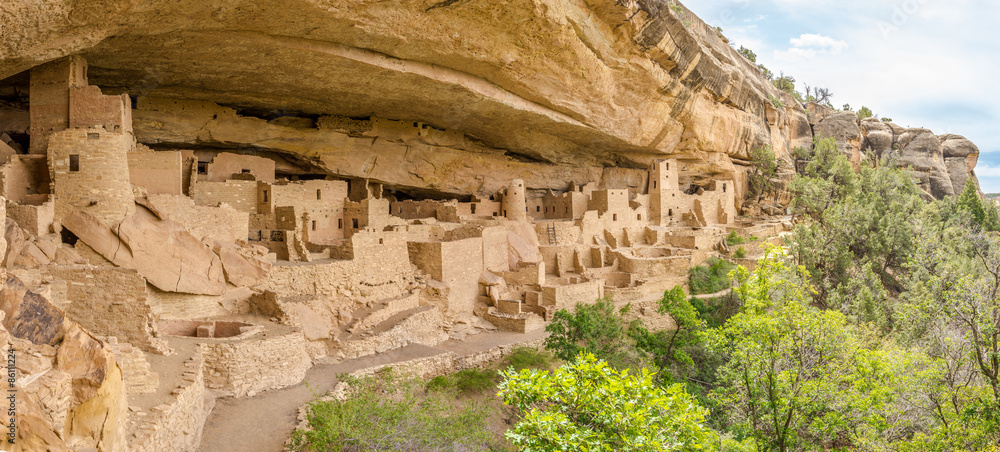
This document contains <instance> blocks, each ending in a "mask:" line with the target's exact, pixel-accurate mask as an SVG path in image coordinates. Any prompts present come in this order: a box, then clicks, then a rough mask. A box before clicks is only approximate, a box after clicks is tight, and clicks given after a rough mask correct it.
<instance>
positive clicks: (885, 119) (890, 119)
mask: <svg viewBox="0 0 1000 452" xmlns="http://www.w3.org/2000/svg"><path fill="white" fill-rule="evenodd" d="M882 122H892V118H890V117H888V116H887V117H884V118H882Z"/></svg>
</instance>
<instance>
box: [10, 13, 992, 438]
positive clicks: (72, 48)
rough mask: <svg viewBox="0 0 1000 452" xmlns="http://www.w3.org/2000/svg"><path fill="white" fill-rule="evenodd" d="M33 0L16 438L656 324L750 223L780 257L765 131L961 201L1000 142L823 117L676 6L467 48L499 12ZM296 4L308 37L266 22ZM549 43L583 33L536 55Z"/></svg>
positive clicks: (15, 279)
mask: <svg viewBox="0 0 1000 452" xmlns="http://www.w3.org/2000/svg"><path fill="white" fill-rule="evenodd" d="M29 3H30V2H26V1H20V0H16V1H15V2H14V3H13V5H12V6H11V7H10V8H13V9H12V11H17V12H19V13H21V16H19V17H23V18H25V19H23V20H22V21H21V22H18V24H21V25H23V23H22V22H23V21H28V19H31V18H33V19H32V20H35V22H37V24H41V25H37V26H33V27H34V28H32V27H28V26H25V27H24V30H26V31H23V33H21V34H20V35H18V39H17V40H12V41H11V42H12V43H16V44H17V45H14V44H10V45H8V44H6V43H5V44H0V80H3V82H2V83H0V98H2V99H3V101H2V103H0V138H2V140H0V159H2V160H0V163H2V166H0V196H3V202H0V210H2V209H4V208H5V214H4V216H3V218H4V219H5V223H0V224H5V225H6V226H5V232H4V237H3V240H2V241H0V242H2V243H5V245H6V246H5V247H3V252H2V253H0V254H2V258H3V269H4V270H3V271H4V272H5V274H6V277H5V280H6V283H5V285H4V286H3V288H2V290H0V310H2V311H3V314H2V326H3V329H2V330H0V342H5V343H6V344H7V345H8V349H9V348H10V347H13V348H14V349H15V350H17V353H18V355H17V363H16V366H15V370H11V372H13V373H14V374H15V375H16V381H17V389H18V391H19V393H18V394H19V396H18V399H17V411H18V417H17V420H16V432H17V435H18V436H17V438H16V444H17V447H20V448H21V449H20V450H67V451H68V450H78V451H79V450H100V451H124V450H131V451H193V450H197V449H198V448H199V444H201V443H202V431H203V427H204V425H205V421H206V419H207V417H208V416H209V413H210V412H211V411H212V405H213V404H214V403H215V400H216V399H219V398H227V397H228V398H246V397H253V396H255V395H258V394H261V393H263V392H266V391H269V390H275V389H278V388H285V387H290V386H294V385H298V384H300V383H301V382H302V381H303V378H304V377H305V375H306V372H307V371H308V370H309V369H310V368H311V367H313V366H315V365H318V364H329V363H338V362H344V361H347V360H352V359H356V358H361V357H368V356H372V355H377V354H380V353H386V352H390V351H393V350H398V349H401V348H403V347H407V346H411V345H413V344H420V345H423V346H428V347H438V346H442V344H446V343H455V342H456V341H463V340H466V339H469V338H474V337H487V338H488V337H489V336H488V335H490V334H501V333H505V334H508V335H523V337H524V338H526V339H525V340H528V339H531V340H534V339H537V338H538V337H539V333H540V331H541V330H542V329H543V328H544V326H545V325H546V322H548V321H550V320H551V318H552V316H553V314H554V313H555V312H556V311H558V310H560V309H564V308H567V309H571V308H573V307H574V306H575V305H576V304H577V303H580V302H592V301H594V300H596V299H598V298H601V297H611V298H612V299H613V300H614V301H615V302H618V303H633V305H634V306H636V308H637V310H638V311H639V312H646V311H645V310H644V306H645V305H646V304H649V303H651V302H653V301H655V300H657V299H659V297H660V296H661V295H662V294H663V292H664V291H665V290H667V289H669V288H672V287H673V286H675V285H678V284H681V285H684V284H685V283H686V278H687V272H688V269H690V268H691V267H692V266H695V265H699V264H701V263H703V262H705V261H706V260H707V259H708V258H709V257H711V256H715V255H718V254H719V253H720V248H723V251H724V247H725V245H724V243H725V242H724V237H726V236H727V235H728V234H730V233H732V232H735V233H737V234H739V235H742V236H746V237H749V236H756V237H759V238H761V239H762V240H771V241H774V242H778V243H780V240H781V238H780V237H779V235H780V234H781V233H782V232H784V231H785V230H786V228H787V226H788V224H787V219H785V218H783V215H784V214H785V205H784V204H783V203H784V202H786V201H787V199H786V198H787V196H786V194H785V193H783V191H782V190H779V191H778V193H777V194H776V195H775V196H773V197H772V198H769V199H767V200H766V202H765V203H764V204H761V205H745V203H744V198H745V195H746V192H747V176H746V174H747V171H748V170H749V167H750V165H751V162H750V160H749V159H750V157H749V153H750V151H751V150H752V149H755V148H759V147H761V146H772V147H773V149H774V150H775V152H776V154H777V156H778V159H779V161H780V170H781V173H780V175H779V177H778V179H780V180H777V181H776V183H777V184H778V185H779V186H781V184H783V183H784V182H787V180H788V179H789V178H790V176H791V174H792V173H794V167H795V161H794V158H793V156H792V150H793V149H794V148H795V147H809V146H810V143H811V142H812V140H813V137H814V136H825V137H833V138H836V139H837V140H838V143H840V144H841V146H842V149H843V150H844V152H845V153H847V154H848V155H851V156H852V157H853V158H854V161H855V162H856V163H860V162H861V161H862V160H863V159H864V158H865V155H867V154H868V153H875V154H876V155H877V156H882V155H886V156H890V157H892V158H896V159H899V160H900V161H902V162H904V163H906V164H909V165H911V166H912V167H913V170H914V172H915V174H916V175H917V176H918V177H919V178H920V180H921V182H922V186H923V187H924V188H925V190H926V191H927V193H928V196H937V197H941V196H945V195H950V194H954V193H956V192H958V191H960V190H961V186H962V185H963V184H964V182H965V180H966V179H967V178H968V177H974V174H972V168H974V167H975V163H976V158H977V156H978V152H979V151H978V149H976V148H975V146H974V145H973V144H972V143H970V142H968V140H965V139H964V138H962V137H958V136H954V135H946V136H942V137H935V136H934V135H933V134H931V133H930V132H928V131H926V130H923V129H902V128H900V127H898V126H895V125H893V124H886V123H880V122H877V121H875V122H872V121H859V120H858V119H857V117H856V116H853V118H852V117H850V116H851V115H850V114H848V115H845V114H843V113H842V112H833V111H827V110H824V109H823V107H820V106H816V105H810V106H805V107H804V106H802V105H799V104H797V103H795V102H794V100H791V99H790V98H787V94H782V93H780V92H778V91H776V90H775V89H774V88H773V86H771V85H770V83H768V82H767V81H766V80H765V79H763V78H762V76H761V75H760V74H759V73H758V71H756V70H755V69H753V66H752V65H750V64H749V63H747V62H746V61H744V60H743V59H742V57H740V56H739V55H737V54H736V53H735V51H733V50H732V49H731V48H729V47H728V46H727V45H726V44H725V42H724V41H723V40H722V39H723V38H721V37H720V36H718V34H717V33H716V32H715V31H714V29H711V28H710V27H708V26H707V25H706V24H704V23H703V22H701V21H700V20H697V18H694V19H695V21H694V22H691V20H690V19H686V20H685V21H681V20H680V19H679V18H678V17H677V13H676V12H671V10H670V9H669V8H660V7H657V6H656V5H657V4H658V3H657V2H649V1H639V2H611V1H597V2H587V3H588V4H590V3H592V5H589V6H580V5H570V4H563V3H562V2H555V3H556V4H558V6H559V8H556V9H554V10H552V11H551V14H552V15H553V16H551V17H550V16H546V15H544V14H542V13H539V12H538V11H534V12H526V13H525V14H527V15H528V16H531V17H535V15H536V14H540V15H542V16H544V17H542V16H539V17H535V19H537V21H534V22H533V20H526V19H524V20H522V19H517V20H516V21H513V22H510V23H507V22H504V21H507V20H508V19H503V20H500V19H498V21H499V22H497V23H491V24H490V25H489V27H490V30H488V32H487V33H486V35H490V34H491V33H492V35H495V36H503V37H507V38H510V39H511V41H510V42H493V41H490V40H484V39H481V38H479V37H471V38H469V39H470V40H471V41H470V42H472V44H469V48H468V49H467V48H459V47H455V46H454V45H453V44H454V38H452V36H458V34H457V33H458V32H456V31H455V30H452V29H450V28H449V27H452V26H460V25H463V24H464V26H466V27H469V26H471V25H470V24H476V23H477V21H478V19H476V18H477V17H480V16H479V15H477V14H484V13H482V12H481V11H480V12H476V11H472V12H463V13H460V12H456V10H454V9H450V8H447V7H446V6H447V5H445V6H442V7H440V8H432V9H427V5H422V4H421V5H417V4H415V3H414V4H411V3H412V2H402V3H401V4H400V5H397V6H396V7H397V8H399V9H400V12H399V14H397V15H396V16H392V17H403V16H405V17H409V18H410V19H411V20H401V21H400V22H398V23H397V22H394V21H393V20H392V19H389V18H388V17H390V16H388V15H383V14H381V12H380V11H378V10H377V9H365V8H361V7H360V6H358V7H357V8H356V9H352V10H350V11H348V10H347V9H341V8H340V7H339V6H331V7H330V8H329V9H324V10H322V11H321V12H317V11H318V10H317V11H313V8H318V7H316V6H315V5H311V6H308V7H306V6H303V5H298V3H300V2H291V3H295V4H296V5H297V6H295V7H290V6H288V4H285V3H282V4H280V5H270V3H268V2H263V3H268V6H264V7H261V8H258V9H253V8H249V9H247V10H245V11H244V10H239V11H237V10H236V9H231V8H228V7H223V8H220V9H218V10H213V11H209V10H205V8H208V6H205V4H202V3H197V2H195V3H197V4H195V3H192V2H178V4H177V5H173V4H171V5H166V4H164V5H160V6H158V7H150V6H149V5H139V4H140V3H142V2H136V1H131V2H130V1H126V0H111V1H108V2H100V3H101V4H102V6H101V8H102V9H101V11H105V10H107V11H112V10H113V11H131V12H130V13H129V14H127V17H124V16H123V17H117V16H115V17H113V18H107V20H104V19H100V20H98V19H94V17H98V16H101V17H104V16H103V14H96V13H95V12H94V11H91V10H90V9H88V8H89V7H88V8H83V7H81V8H83V10H79V11H78V10H75V9H73V7H71V6H67V5H63V6H65V8H67V11H69V12H67V13H66V14H69V15H70V16H72V17H74V18H76V19H77V20H76V22H74V24H75V26H74V27H72V28H65V27H62V28H60V27H61V26H56V25H53V24H56V23H61V22H59V21H60V20H63V19H58V18H56V19H53V18H52V17H50V15H51V14H55V13H54V12H49V11H41V10H37V9H34V8H33V7H32V6H31V5H30V4H29ZM105 3H106V5H105ZM126 3H127V5H126ZM208 3H212V2H208ZM222 3H227V2H222ZM263 3H262V4H263ZM348 3H352V2H348ZM418 3H419V2H418ZM444 3H449V2H444ZM206 4H207V3H206ZM230 6H231V5H230ZM133 7H135V9H134V10H133V9H131V8H133ZM467 7H468V8H472V9H478V8H484V7H487V6H483V5H476V4H474V3H470V4H469V5H467ZM95 8H96V6H95ZM157 8H164V10H163V11H160V10H157ZM296 8H299V9H296ZM366 8H367V7H366ZM371 8H376V7H371ZM2 9H3V8H0V10H2ZM237 9H239V8H237ZM303 9H305V10H308V11H305V12H303ZM348 9H350V8H348ZM293 10H294V11H293ZM158 11H159V12H158ZM289 11H292V12H289ZM296 11H297V12H296ZM310 11H311V12H310ZM161 13H162V14H161ZM285 14H294V15H295V20H294V21H293V20H292V18H290V17H285V16H284V15H285ZM427 14H440V15H441V17H439V18H438V19H435V20H434V21H431V22H427V21H426V20H425V19H423V18H424V17H426V15H427ZM688 14H690V13H688ZM92 16H93V17H92ZM168 17H169V18H171V19H170V20H166V19H163V18H168ZM482 17H486V16H482ZM553 17H561V18H562V19H566V18H567V17H568V18H570V19H569V20H570V21H571V22H573V24H572V25H569V24H567V23H565V22H566V21H565V20H562V19H559V20H555V19H553ZM689 17H693V15H690V16H689ZM185 18H186V19H185ZM192 18H213V19H211V20H212V21H217V22H218V23H221V24H230V25H233V27H232V28H231V29H227V30H222V29H219V28H218V27H216V25H217V24H216V22H212V23H211V24H208V23H202V22H198V21H194V19H192ZM50 19H51V20H50ZM188 19H191V20H192V21H191V22H187V21H186V20H188ZM19 20H21V19H19ZM199 20H201V19H199ZM205 20H208V19H205ZM278 20H287V21H288V22H289V23H292V22H295V23H297V24H298V25H296V26H295V27H290V29H289V30H286V31H287V34H286V35H281V36H279V35H277V34H274V33H263V32H261V31H260V30H262V29H269V28H268V27H267V26H266V25H267V24H269V23H273V22H274V21H278ZM324 21H325V22H324ZM355 21H357V22H363V23H368V24H375V25H377V26H374V27H373V28H371V29H366V28H365V27H353V26H348V25H345V24H347V23H353V22H355ZM67 23H68V22H67ZM196 23H197V24H200V25H194V24H196ZM309 23H313V24H314V25H315V27H314V29H319V30H320V31H319V32H317V34H316V35H309V33H311V32H308V31H306V29H307V28H309V26H308V24H309ZM417 23H420V24H424V25H425V26H423V27H415V26H414V24H417ZM532 23H533V25H529V24H532ZM235 24H239V25H238V26H237V25H235ZM262 24H263V25H262ZM330 24H333V25H330ZM449 24H452V25H449ZM456 24H457V25H456ZM300 25H301V27H303V28H302V29H299V28H297V27H299V26H300ZM341 25H343V26H341ZM67 27H68V25H67ZM200 27H204V29H202V28H200ZM237 27H244V28H241V29H238V28H237ZM324 27H327V28H324ZM525 27H538V29H527V28H525ZM222 28H226V27H222ZM335 28H336V29H338V30H340V29H345V30H346V29H353V30H358V31H357V33H362V34H364V33H372V36H374V37H376V38H377V39H374V38H373V39H369V40H367V41H366V39H347V38H345V37H343V36H340V37H338V36H332V35H329V33H333V34H336V33H340V31H337V32H336V33H335V32H333V31H330V30H334V29H335ZM493 28H496V29H495V30H494V29H493ZM233 30H239V31H233ZM322 30H327V31H322ZM373 30H374V31H373ZM467 31H468V30H466V32H467ZM327 32H329V33H327ZM77 33H78V34H79V35H76V34H77ZM324 33H326V34H324ZM412 33H418V34H420V33H422V34H421V35H420V36H419V37H413V38H412V39H407V38H406V37H407V36H409V35H410V34H412ZM306 35H309V36H308V37H306ZM521 36H547V37H548V38H546V39H545V40H540V41H539V42H534V41H520V40H519V39H520V38H518V39H515V37H521ZM71 38H72V39H71ZM341 38H343V39H341ZM397 38H398V39H397ZM542 41H545V42H542ZM192 42H197V43H199V44H198V45H196V46H192V44H191V43H192ZM349 42H354V43H355V44H357V46H362V44H361V43H362V42H367V44H366V45H368V46H369V47H370V48H360V47H356V46H352V45H348V44H347V43H349ZM553 42H563V44H562V45H565V46H566V48H567V49H569V50H565V49H563V50H560V52H558V53H554V54H552V55H551V56H550V59H549V60H547V61H548V62H546V59H545V58H537V59H536V58H534V57H529V56H530V55H541V54H543V53H551V52H548V51H549V50H551V48H549V46H552V45H554V44H553ZM414 43H417V44H427V45H424V46H421V45H417V44H414ZM442 43H444V44H442ZM431 44H433V45H431ZM476 46H478V49H479V50H469V49H472V48H474V47H476ZM248 48H249V49H257V50H259V49H267V51H266V52H263V53H262V52H257V50H250V51H247V49H248ZM442 48H444V50H441V49H442ZM393 49H397V50H398V53H393ZM511 49H513V50H511ZM439 51H441V52H444V54H446V56H447V57H443V56H441V54H438V53H436V52H439ZM508 51H510V52H515V53H517V55H514V54H511V55H507V53H506V52H508ZM199 52H204V53H205V54H204V55H201V54H199ZM215 52H217V53H215ZM477 52H478V53H477ZM265 53H266V54H267V56H268V57H267V58H263V57H260V56H259V55H262V54H265ZM250 55H258V56H253V57H251V56H250ZM386 55H396V57H398V58H394V57H388V56H386ZM481 55H485V56H481ZM480 58H485V61H486V63H483V61H480ZM506 60H509V61H508V62H507V63H498V62H500V61H506ZM447 61H450V62H451V63H453V64H452V66H448V65H447V64H445V62H447ZM629 61H631V62H630V63H629ZM88 62H91V63H94V62H97V63H99V64H97V65H95V66H89V64H88ZM277 62H282V64H287V65H292V67H291V68H290V69H289V68H288V67H281V66H278V63H277ZM160 63H163V64H160ZM188 63H197V64H196V65H194V66H190V67H189V66H187V64H188ZM296 64H297V66H296ZM505 64H506V66H505ZM182 67H184V68H185V69H182ZM484 67H487V69H483V68H484ZM489 67H502V69H497V70H496V71H492V70H491V69H488V68H489ZM288 71H292V72H295V73H296V76H295V78H294V80H293V79H292V78H289V75H288ZM352 71H356V72H352ZM486 73H490V74H489V75H487V74H486ZM327 74H334V75H333V76H330V77H332V78H325V77H326V75H327ZM154 82H155V83H154ZM769 96H786V103H787V104H789V105H791V106H790V107H788V108H784V109H781V108H775V107H774V105H773V104H772V103H771V102H769V101H768V97H769ZM276 99H280V102H278V101H277V100H276ZM278 104H281V105H280V107H279V106H278ZM616 106H617V107H616ZM806 108H808V109H809V113H808V114H807V109H806ZM745 214H754V216H753V217H750V216H742V215H745ZM758 214H768V215H758ZM752 258H753V256H752V255H751V256H749V258H747V259H740V260H738V261H740V263H743V264H746V265H750V266H752V265H753V259H752ZM650 315H654V314H652V313H651V314H650ZM532 334H534V335H532ZM508 337H509V336H508ZM517 337H522V336H517ZM512 340H518V339H512ZM486 342H488V340H487V341H486ZM5 350H6V349H5ZM3 448H4V447H0V449H3Z"/></svg>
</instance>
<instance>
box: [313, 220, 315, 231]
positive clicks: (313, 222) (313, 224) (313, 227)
mask: <svg viewBox="0 0 1000 452" xmlns="http://www.w3.org/2000/svg"><path fill="white" fill-rule="evenodd" d="M312 229H313V230H314V231H315V230H316V220H313V221H312Z"/></svg>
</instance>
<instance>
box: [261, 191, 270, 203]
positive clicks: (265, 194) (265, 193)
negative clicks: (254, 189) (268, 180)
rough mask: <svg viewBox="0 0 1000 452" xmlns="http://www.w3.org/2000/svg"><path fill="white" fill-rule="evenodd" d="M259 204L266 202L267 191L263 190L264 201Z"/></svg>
mask: <svg viewBox="0 0 1000 452" xmlns="http://www.w3.org/2000/svg"><path fill="white" fill-rule="evenodd" d="M261 202H268V199H267V190H264V200H263V201H261Z"/></svg>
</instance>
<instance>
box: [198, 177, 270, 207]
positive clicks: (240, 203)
mask: <svg viewBox="0 0 1000 452" xmlns="http://www.w3.org/2000/svg"><path fill="white" fill-rule="evenodd" d="M191 198H193V199H194V202H195V204H198V205H199V206H211V207H215V206H218V205H219V204H220V203H226V204H229V205H230V206H231V207H232V208H234V209H236V210H238V211H240V212H247V213H257V181H252V180H229V181H225V182H192V183H191Z"/></svg>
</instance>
